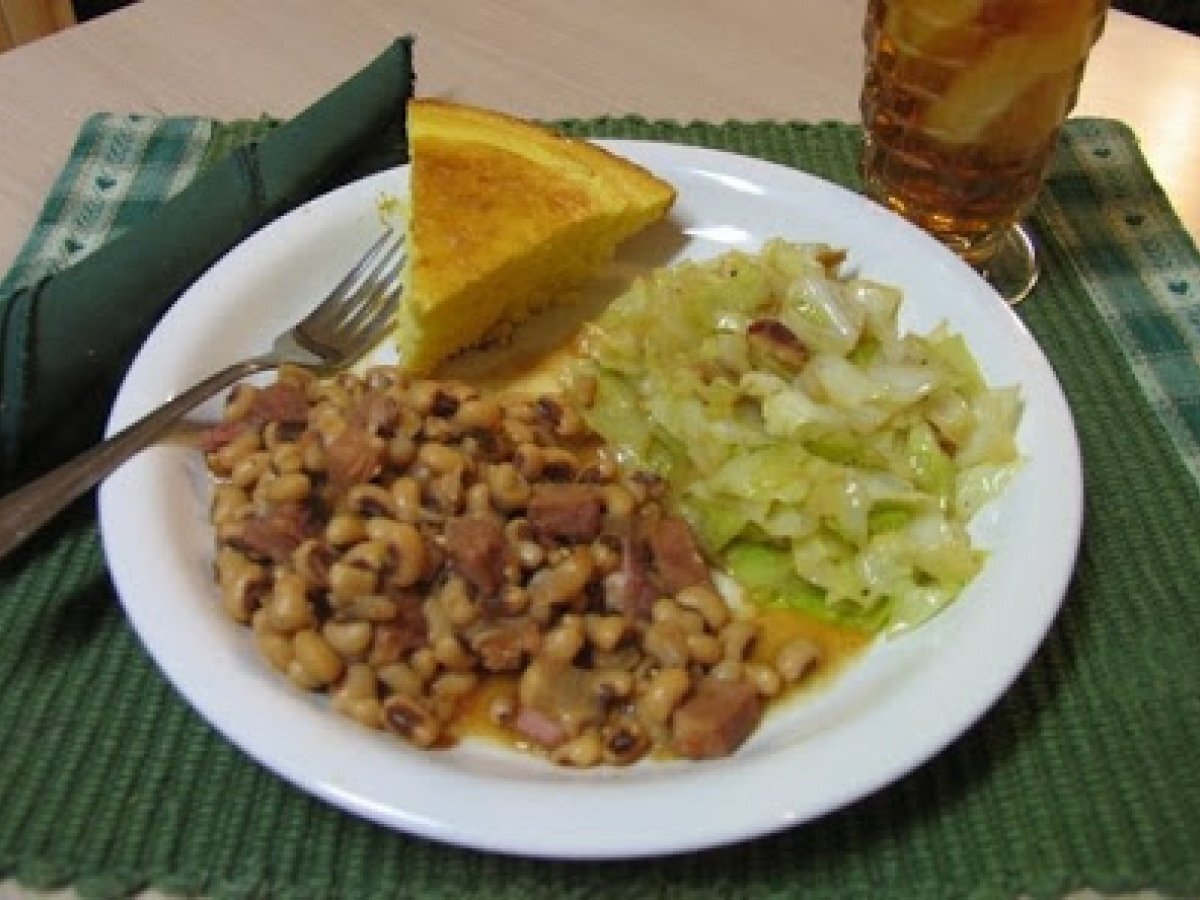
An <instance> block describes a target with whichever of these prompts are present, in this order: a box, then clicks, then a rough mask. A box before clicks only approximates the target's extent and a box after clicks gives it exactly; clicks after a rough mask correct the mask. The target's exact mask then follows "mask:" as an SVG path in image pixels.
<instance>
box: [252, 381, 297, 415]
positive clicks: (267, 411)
mask: <svg viewBox="0 0 1200 900" xmlns="http://www.w3.org/2000/svg"><path fill="white" fill-rule="evenodd" d="M250 416H251V418H253V419H254V420H256V421H259V422H282V423H283V424H285V425H303V424H305V423H306V422H307V421H308V396H307V395H306V393H305V390H304V388H303V387H301V386H300V385H298V384H292V383H291V382H288V381H277V382H275V383H274V384H271V385H268V386H267V387H264V388H259V390H258V391H257V392H256V393H255V395H254V402H253V404H252V405H251V408H250Z"/></svg>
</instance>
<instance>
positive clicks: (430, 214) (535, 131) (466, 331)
mask: <svg viewBox="0 0 1200 900" xmlns="http://www.w3.org/2000/svg"><path fill="white" fill-rule="evenodd" d="M408 134H409V155H410V159H411V171H410V188H409V190H410V206H409V260H410V262H409V270H408V284H407V290H406V296H405V301H404V303H403V304H402V307H401V310H400V314H399V317H398V324H397V329H396V341H397V345H398V347H399V351H400V361H401V365H402V366H403V367H404V368H405V369H407V370H408V371H410V372H414V373H424V372H428V371H430V370H431V369H433V368H434V367H436V366H437V364H438V363H440V362H442V361H443V360H445V359H447V358H448V357H450V356H452V355H454V354H455V353H457V352H458V351H459V350H462V349H463V348H466V347H470V346H473V345H475V344H478V343H479V342H480V341H482V340H483V339H485V338H487V337H488V336H490V335H491V334H493V333H495V332H496V331H497V330H498V329H499V327H501V326H503V325H508V324H514V323H517V322H520V321H521V320H522V319H524V318H526V317H528V316H529V314H530V313H532V312H533V311H535V310H536V309H538V308H539V307H542V306H545V305H548V304H550V303H553V302H556V301H560V300H565V299H566V295H567V294H568V292H569V291H570V290H571V289H572V288H574V287H576V286H578V285H580V284H582V283H583V282H585V281H586V280H587V279H588V278H589V277H590V276H591V275H593V274H595V273H596V272H597V271H598V270H599V269H600V268H601V267H602V266H603V265H604V264H605V263H606V262H607V261H608V260H609V259H611V258H612V256H613V255H614V253H615V251H616V247H617V245H618V244H619V243H620V242H621V241H623V240H624V239H626V238H627V237H629V236H631V235H633V234H634V233H636V232H638V231H640V230H641V229H643V228H644V227H646V226H647V225H649V224H650V223H651V222H653V221H655V220H657V219H659V218H661V217H662V216H663V215H665V213H666V211H667V210H668V209H669V208H670V206H671V204H672V203H673V202H674V199H675V191H674V189H673V188H672V187H671V186H670V185H669V184H667V183H666V182H664V181H662V180H661V179H659V178H657V177H655V176H654V175H652V174H651V173H649V172H647V171H646V170H645V169H642V168H641V167H640V166H637V165H635V164H634V163H632V162H629V161H628V160H625V159H621V158H620V157H618V156H616V155H614V154H612V153H609V152H607V151H605V150H603V149H602V148H600V147H597V146H595V145H593V144H589V143H587V142H585V141H581V140H575V139H572V138H566V137H562V136H560V135H557V134H555V133H553V132H551V131H549V130H547V129H544V128H541V127H539V126H536V125H534V124H532V123H529V122H525V121H522V120H520V119H516V118H513V117H511V116H507V115H504V114H502V113H497V112H493V111H490V110H484V109H479V108H475V107H468V106H462V105H459V104H453V103H446V102H443V101H437V100H413V101H410V103H409V106H408Z"/></svg>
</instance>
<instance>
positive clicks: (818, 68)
mask: <svg viewBox="0 0 1200 900" xmlns="http://www.w3.org/2000/svg"><path fill="white" fill-rule="evenodd" d="M864 6H865V0H790V2H788V3H779V2H777V0H739V2H738V3H734V4H719V3H712V2H707V0H705V2H698V0H650V2H648V0H607V2H603V3H597V2H595V0H507V2H505V3H503V4H498V3H487V2H482V0H406V2H400V0H337V2H330V0H256V2H249V0H140V2H139V3H136V4H134V5H133V6H131V7H128V8H126V9H123V10H120V11H118V12H116V13H112V14H110V15H107V16H103V17H101V18H99V19H95V20H93V21H91V22H87V23H84V24H82V25H80V26H78V27H76V28H73V29H70V30H69V31H66V32H62V33H60V34H57V35H54V36H52V37H49V38H46V39H44V40H42V41H39V42H37V43H34V44H30V45H26V46H24V47H20V48H17V49H16V50H12V51H9V52H8V53H4V54H0V134H2V135H3V136H4V139H3V140H2V141H0V265H7V263H8V262H9V261H11V259H12V257H13V256H14V255H15V254H16V252H17V250H18V249H19V247H20V244H21V242H22V241H23V239H24V237H25V235H26V234H27V233H28V231H29V229H30V227H31V225H32V224H33V222H34V220H35V219H36V216H37V213H38V210H39V208H40V204H41V200H42V198H43V197H44V196H45V193H46V191H47V189H48V188H49V186H50V183H51V181H52V179H53V177H54V175H55V174H56V173H57V172H58V170H59V169H60V167H61V166H62V163H63V161H64V160H65V158H66V155H67V153H68V152H69V150H70V147H71V142H72V140H73V138H74V136H75V134H76V132H77V130H78V128H79V125H80V124H81V122H82V121H83V119H84V118H85V117H86V116H87V115H88V114H89V113H91V112H95V111H98V110H111V111H121V112H124V111H129V112H138V111H163V112H168V113H181V114H182V113H195V114H200V115H208V116H214V117H217V118H234V117H253V116H257V115H259V114H261V113H264V112H265V113H269V114H272V115H276V116H290V115H292V114H294V113H296V112H298V111H300V110H301V109H303V108H304V107H305V106H307V105H308V104H309V103H311V102H312V101H313V100H314V99H316V98H317V97H319V96H320V95H321V94H322V93H324V92H325V91H326V90H328V89H329V88H330V87H332V86H333V85H335V84H336V83H337V82H339V81H340V80H342V79H344V78H346V77H347V76H349V75H351V74H352V73H354V72H355V71H356V70H357V69H359V68H360V67H361V66H363V65H364V64H365V63H367V62H368V61H369V60H370V59H372V58H373V57H374V56H375V55H376V54H377V53H378V52H379V51H380V50H381V49H382V48H383V46H384V45H385V44H386V42H387V41H388V39H389V37H391V36H394V35H399V34H403V33H413V34H415V35H417V59H416V65H417V71H418V78H419V80H418V90H419V92H420V93H422V94H426V95H438V96H444V97H451V98H454V99H458V100H462V101H465V102H471V103H479V104H482V105H486V106H493V107H497V108H500V109H505V110H508V111H510V112H514V113H516V114H519V115H526V116H533V117H545V118H553V117H567V116H595V115H601V114H605V113H640V114H642V115H645V116H649V117H667V118H674V119H684V120H686V119H693V118H700V119H715V120H721V119H725V118H743V119H756V118H773V119H792V118H794V119H808V120H817V119H826V118H832V119H844V120H850V121H856V120H857V119H858V92H859V85H860V82H861V64H862V50H861V38H860V31H861V22H862V15H863V8H864ZM629 22H637V23H638V25H637V27H636V28H634V27H631V26H630V25H628V24H626V23H629ZM1197 85H1200V38H1196V37H1193V36H1191V35H1187V34H1184V33H1182V32H1179V31H1175V30H1173V29H1169V28H1164V27H1162V26H1158V25H1154V24H1150V23H1147V22H1144V21H1142V20H1139V19H1136V18H1134V17H1132V16H1128V15H1125V14H1123V13H1116V12H1114V13H1112V14H1111V16H1110V19H1109V23H1108V27H1107V29H1106V32H1105V34H1104V36H1103V37H1102V38H1101V39H1100V43H1099V44H1098V45H1097V47H1096V49H1095V51H1094V53H1093V57H1092V60H1091V63H1090V65H1089V68H1088V72H1087V76H1086V78H1085V81H1084V85H1083V90H1082V92H1081V97H1080V101H1079V105H1078V107H1077V109H1076V113H1077V114H1078V115H1094V116H1107V117H1111V118H1116V119H1121V120H1123V121H1125V122H1127V123H1129V124H1130V125H1131V126H1132V127H1133V129H1134V131H1135V132H1136V133H1137V134H1138V136H1139V138H1140V140H1141V142H1142V147H1143V150H1144V152H1145V154H1146V156H1147V158H1148V159H1149V161H1150V164H1151V166H1152V168H1153V170H1154V172H1155V174H1156V176H1157V178H1158V179H1159V181H1160V183H1161V184H1162V185H1163V187H1164V188H1165V189H1166V191H1167V194H1168V196H1169V197H1170V198H1171V200H1172V202H1173V203H1174V205H1175V207H1176V209H1177V210H1178V211H1179V213H1180V215H1181V217H1182V218H1183V220H1184V223H1185V224H1186V225H1187V227H1188V228H1189V230H1190V231H1191V233H1192V235H1193V236H1196V235H1200V178H1197V177H1196V173H1197V172H1200V90H1197Z"/></svg>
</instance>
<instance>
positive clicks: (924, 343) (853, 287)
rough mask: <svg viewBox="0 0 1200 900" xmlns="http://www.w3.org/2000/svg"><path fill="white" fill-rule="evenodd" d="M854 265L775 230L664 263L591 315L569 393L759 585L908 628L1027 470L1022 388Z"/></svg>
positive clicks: (860, 619) (960, 565) (968, 575)
mask: <svg viewBox="0 0 1200 900" xmlns="http://www.w3.org/2000/svg"><path fill="white" fill-rule="evenodd" d="M842 259H843V255H842V254H841V253H840V252H838V251H836V250H835V249H833V248H831V247H829V246H827V245H823V244H794V243H788V242H785V241H782V240H775V241H772V242H770V243H768V244H767V245H766V246H765V247H764V248H763V249H762V251H761V252H760V253H758V254H754V255H751V254H747V253H744V252H741V251H733V252H729V253H726V254H725V255H723V256H721V257H719V258H717V259H714V260H711V261H706V262H685V263H682V264H680V265H678V266H676V267H673V268H670V269H663V270H658V271H655V272H653V273H651V274H649V275H647V276H645V277H643V278H641V279H640V280H638V281H637V282H636V283H635V284H634V285H633V286H632V287H631V288H630V289H629V290H628V291H627V292H626V293H625V294H624V295H623V296H621V297H620V298H618V299H617V300H616V301H614V302H613V303H612V304H611V305H610V307H609V308H608V309H607V310H606V311H605V313H604V314H603V315H602V316H601V317H600V318H599V319H598V320H596V321H595V322H593V323H591V324H589V325H588V326H587V327H586V329H585V331H584V333H583V336H582V339H581V343H580V347H581V354H580V359H579V360H578V362H577V363H576V364H575V365H574V366H573V367H572V369H571V370H570V372H569V373H568V376H567V377H568V379H569V381H568V392H569V393H573V394H574V396H576V397H577V398H581V399H580V403H579V405H580V406H581V411H582V413H583V415H584V417H585V418H586V420H587V421H588V423H589V424H590V425H591V426H592V427H593V428H594V429H595V430H596V431H598V432H599V433H600V434H602V435H603V436H604V437H605V438H606V439H607V440H608V441H609V443H610V444H612V445H613V446H614V447H615V448H616V450H617V453H618V454H619V458H620V459H621V461H622V463H623V464H625V465H627V466H630V467H634V468H640V469H649V470H651V471H653V472H655V473H657V474H659V475H661V476H663V477H664V478H665V479H667V480H668V482H669V483H670V484H671V486H672V497H673V502H674V503H675V504H676V505H677V507H678V511H679V512H680V513H681V514H682V515H683V516H684V517H685V518H686V519H687V520H688V521H689V522H690V523H691V525H692V527H693V529H694V530H695V533H696V535H697V536H698V538H699V540H700V541H701V543H702V544H703V547H704V549H705V551H706V552H707V554H708V555H709V558H710V559H711V560H713V561H714V562H715V563H716V565H717V566H718V567H719V568H721V569H723V570H724V571H725V572H727V573H728V574H729V575H731V576H732V577H733V579H734V580H735V581H736V582H737V583H738V584H739V585H740V586H741V588H742V590H743V592H744V593H745V595H746V597H747V598H748V599H750V600H752V601H754V602H755V603H759V604H763V605H784V606H790V607H795V608H799V609H804V610H807V611H809V612H811V613H815V614H817V615H820V616H823V617H826V618H828V619H831V620H833V621H836V622H839V623H842V624H845V625H848V626H853V627H858V628H865V629H869V630H872V631H881V630H885V631H892V630H896V629H902V628H908V627H912V626H914V625H916V624H918V623H920V622H922V621H924V620H925V619H927V618H928V617H929V616H931V615H933V614H934V613H936V612H937V611H938V610H940V609H942V608H943V607H944V606H945V605H946V604H948V603H950V602H951V601H952V600H954V598H955V597H957V596H958V595H959V593H960V592H961V591H962V589H963V587H964V586H965V585H966V584H967V583H968V582H969V581H970V580H971V579H972V578H973V577H974V576H975V575H976V574H977V573H978V572H979V570H980V568H981V566H982V565H983V563H984V560H985V553H984V551H983V550H981V549H980V548H978V547H976V546H974V545H973V544H972V541H971V537H970V535H969V534H968V531H967V523H968V522H969V520H970V519H971V518H972V516H974V515H975V513H976V512H977V511H978V510H979V508H980V507H981V506H983V505H984V504H986V503H987V502H989V501H990V500H992V499H993V498H995V497H996V496H997V495H998V494H999V493H1000V492H1001V491H1002V490H1003V489H1004V487H1005V485H1006V484H1007V483H1008V481H1009V480H1010V479H1011V477H1012V475H1013V472H1014V471H1015V469H1016V467H1017V466H1018V465H1019V453H1018V449H1017V444H1016V440H1015V431H1016V427H1017V423H1018V420H1019V418H1020V414H1021V400H1020V396H1019V393H1018V391H1017V389H1016V388H1015V387H990V386H989V385H987V384H986V383H985V382H984V379H983V378H982V376H981V375H980V372H979V369H978V367H977V365H976V363H975V360H974V358H973V357H972V355H971V352H970V350H969V349H968V347H967V345H966V343H965V342H964V340H963V339H962V337H961V336H960V335H957V334H954V333H951V331H950V330H949V329H948V328H947V327H946V326H945V325H942V326H939V327H938V328H935V329H934V330H933V331H932V332H931V333H929V334H925V335H918V334H912V333H901V331H900V328H899V325H898V318H897V317H898V311H899V309H900V304H901V295H900V292H899V291H898V290H897V289H896V288H893V287H889V286H887V285H883V284H877V283H874V282H872V281H868V280H865V279H861V278H854V277H846V276H843V275H841V274H840V269H841V263H842Z"/></svg>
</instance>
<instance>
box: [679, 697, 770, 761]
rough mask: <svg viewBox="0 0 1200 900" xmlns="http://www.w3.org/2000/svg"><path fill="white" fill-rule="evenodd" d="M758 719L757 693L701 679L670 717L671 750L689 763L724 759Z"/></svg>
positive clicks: (744, 738) (745, 736)
mask: <svg viewBox="0 0 1200 900" xmlns="http://www.w3.org/2000/svg"><path fill="white" fill-rule="evenodd" d="M761 715H762V701H761V700H760V699H759V697H758V691H756V690H755V689H754V687H753V686H752V685H749V684H747V683H746V682H744V681H718V680H717V679H715V678H705V679H704V680H703V681H701V682H700V684H699V686H698V687H697V688H696V691H695V693H693V694H692V696H691V697H689V698H688V699H687V700H685V701H684V702H683V704H681V705H680V706H679V708H678V709H676V710H675V712H674V714H673V715H672V716H671V740H672V743H673V745H674V747H675V750H676V751H677V752H678V753H680V754H682V755H683V756H686V757H688V758H689V759H714V758H716V757H720V756H728V755H729V754H730V753H732V752H733V751H734V750H736V749H737V748H738V747H740V746H741V744H742V742H743V741H745V740H746V738H747V737H749V736H750V732H752V731H753V730H754V728H755V726H756V725H758V720H759V718H760V717H761Z"/></svg>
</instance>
